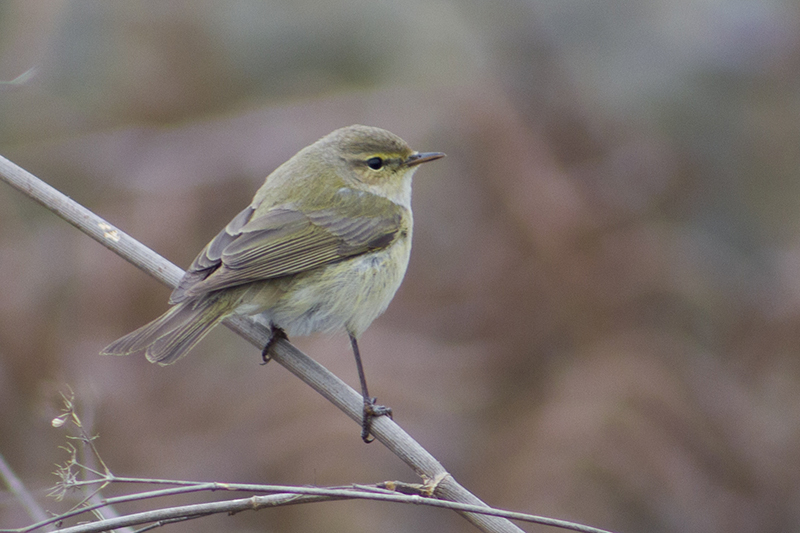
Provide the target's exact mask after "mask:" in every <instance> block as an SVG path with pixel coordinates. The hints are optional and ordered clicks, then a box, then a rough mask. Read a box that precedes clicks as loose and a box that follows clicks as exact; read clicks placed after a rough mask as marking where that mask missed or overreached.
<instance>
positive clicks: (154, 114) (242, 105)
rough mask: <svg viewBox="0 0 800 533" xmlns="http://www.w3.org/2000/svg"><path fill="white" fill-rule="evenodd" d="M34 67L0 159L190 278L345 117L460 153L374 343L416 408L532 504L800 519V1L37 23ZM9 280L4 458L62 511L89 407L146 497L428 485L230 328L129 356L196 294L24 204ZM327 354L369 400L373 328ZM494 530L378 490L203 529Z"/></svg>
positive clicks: (422, 222) (186, 14)
mask: <svg viewBox="0 0 800 533" xmlns="http://www.w3.org/2000/svg"><path fill="white" fill-rule="evenodd" d="M31 68H35V70H34V71H33V72H32V74H33V76H32V77H30V79H29V80H28V81H27V82H26V83H22V84H15V85H3V86H2V87H0V154H2V155H4V156H5V157H7V158H9V159H11V160H12V161H14V162H16V163H17V164H19V165H21V166H23V167H24V168H26V169H28V170H30V171H31V172H33V173H35V174H36V175H38V176H39V177H41V178H43V179H44V180H45V181H47V182H48V183H50V184H51V185H53V186H55V187H57V188H58V189H60V190H61V191H63V192H65V193H66V194H68V195H70V196H71V197H73V198H75V199H76V200H77V201H79V202H81V203H82V204H84V205H86V206H87V207H89V208H90V209H92V210H94V211H95V212H97V213H98V214H99V215H101V216H103V217H105V218H107V219H108V220H109V221H111V222H112V223H113V224H115V225H117V226H119V227H120V228H122V229H123V230H125V231H127V232H128V233H130V234H132V235H133V236H135V237H137V238H139V239H140V240H141V241H143V242H144V243H145V244H147V245H148V246H151V247H152V248H154V249H155V250H156V251H158V252H159V253H161V254H163V255H164V256H166V257H167V258H168V259H170V260H172V261H173V262H175V263H176V264H178V265H180V266H182V267H186V266H187V265H188V264H189V263H190V262H191V260H192V259H193V257H194V256H195V254H196V253H197V252H198V251H199V249H200V248H201V247H202V246H203V245H204V244H205V243H206V242H207V241H208V240H209V239H210V238H211V237H213V235H215V234H216V232H217V231H218V229H219V228H220V227H222V226H223V225H224V224H226V223H227V222H228V220H230V218H231V217H232V216H233V215H235V214H236V213H237V212H238V211H239V210H240V209H241V208H242V206H244V205H246V204H247V202H249V201H250V198H251V197H252V195H253V193H254V192H255V190H256V189H257V188H258V186H259V185H260V184H261V182H262V180H263V178H264V176H266V175H267V174H268V173H269V172H270V171H271V170H272V169H274V168H275V167H276V166H277V165H278V164H280V163H281V162H283V161H284V160H286V159H287V158H288V157H290V156H291V155H292V154H294V153H295V152H296V151H297V150H298V149H300V148H301V147H303V146H305V145H307V144H309V143H311V142H313V141H314V140H316V139H317V138H319V137H321V136H322V135H324V134H326V133H328V132H330V131H332V130H333V129H335V128H337V127H340V126H345V125H348V124H352V123H365V124H370V125H375V126H380V127H384V128H386V129H389V130H391V131H393V132H395V133H397V134H398V135H400V136H401V137H403V138H405V139H406V140H407V141H408V142H409V143H410V144H411V145H412V146H413V147H414V148H416V149H418V150H425V151H430V150H436V151H444V152H447V154H448V157H447V158H446V159H444V160H442V161H439V162H436V163H434V164H431V165H430V166H426V167H425V168H423V169H422V170H421V171H420V172H419V173H418V174H417V177H416V179H415V189H414V208H415V218H416V231H415V234H414V249H413V253H412V258H411V264H410V266H409V270H408V274H407V276H406V279H405V282H404V285H403V286H402V288H401V289H400V291H399V293H398V294H397V297H396V298H395V300H394V302H393V303H392V305H391V306H390V308H389V310H388V312H387V313H386V314H385V315H384V316H383V317H381V318H380V319H379V320H377V321H376V322H375V323H374V324H373V326H372V327H371V328H370V329H369V331H368V332H367V333H366V335H365V336H364V338H363V341H362V350H363V352H364V356H365V364H366V370H367V375H368V377H369V380H370V386H371V391H372V392H373V393H375V394H376V395H377V396H378V398H379V400H380V401H381V402H382V403H386V404H388V405H391V406H392V407H393V408H394V409H395V413H396V420H397V421H398V422H399V423H400V424H401V425H402V426H403V427H404V428H406V429H407V430H408V431H409V432H410V433H411V434H412V436H414V437H415V438H417V439H418V440H419V441H420V442H421V443H422V444H423V446H425V447H426V448H428V449H429V450H430V451H431V452H432V453H433V454H434V455H435V456H436V457H437V458H439V459H440V460H441V461H442V462H443V463H444V465H445V466H446V467H447V468H448V469H449V470H450V471H451V472H452V473H453V474H454V476H455V477H456V479H458V480H459V481H461V482H462V483H463V484H464V485H466V486H467V487H468V488H469V489H471V490H472V491H474V492H475V493H476V494H477V495H478V496H480V497H482V498H483V499H485V500H486V501H487V502H489V503H491V504H492V505H496V506H499V507H504V508H510V509H515V510H520V511H527V512H532V513H537V514H542V515H548V516H553V517H558V518H564V519H570V520H575V521H579V522H582V523H587V524H590V525H594V526H597V527H603V528H608V529H614V530H618V531H620V532H623V533H627V532H634V531H636V532H643V531H647V532H664V533H668V532H716V531H720V532H722V531H724V532H728V533H736V532H752V531H759V532H764V533H769V532H787V531H798V530H800V359H799V358H798V355H800V180H798V169H800V4H798V3H797V2H796V1H795V0H729V1H724V0H704V1H700V0H678V1H674V0H673V1H668V0H654V1H650V2H633V1H630V0H594V1H592V2H585V1H579V0H494V1H492V2H482V1H478V0H465V1H455V0H424V1H422V0H391V1H388V0H379V1H374V0H335V1H329V2H318V1H316V0H272V1H268V2H267V1H265V2H256V1H249V2H247V1H235V2H211V1H193V2H188V1H163V2H123V1H88V0H73V1H51V2H29V1H26V0H7V1H4V2H2V3H0V79H1V80H4V81H9V80H12V79H14V78H16V77H17V76H19V75H21V74H23V73H25V72H27V71H28V70H29V69H31ZM0 273H2V275H0V453H2V455H3V456H4V457H5V458H6V460H7V461H8V462H9V463H10V464H11V466H12V467H13V468H14V469H15V470H16V472H17V474H18V475H19V476H20V477H21V478H22V480H23V481H24V482H25V483H26V485H27V486H28V487H29V489H31V490H32V491H33V492H34V494H35V495H36V496H37V497H38V499H39V500H40V501H41V503H42V505H43V506H44V507H46V508H47V509H49V510H52V511H54V512H57V511H63V510H65V509H66V508H68V506H69V505H70V504H71V503H74V498H76V497H77V495H73V496H72V498H73V499H72V501H66V502H61V503H59V502H55V501H54V500H52V499H49V498H47V497H46V494H47V492H48V487H50V486H52V485H53V484H54V483H55V481H56V478H55V477H54V476H53V475H52V474H51V472H52V471H53V470H54V468H55V467H54V466H53V465H54V464H56V463H63V462H64V461H65V460H66V459H67V454H66V453H65V452H64V451H63V450H61V449H59V446H60V445H63V444H64V443H65V442H66V436H67V435H68V434H70V432H69V431H68V430H67V429H66V428H62V429H55V428H53V427H52V426H51V425H50V421H51V419H52V418H53V417H54V416H56V415H57V414H58V412H59V407H60V397H59V392H60V391H65V390H67V387H71V389H72V390H73V391H74V392H75V396H76V401H77V403H78V409H79V411H78V412H79V414H80V415H81V416H82V417H83V419H84V422H85V424H86V425H87V427H88V428H89V429H90V432H91V433H92V434H97V435H99V438H98V440H97V441H96V444H97V446H98V447H99V450H100V453H101V455H102V457H103V458H104V459H105V461H106V462H107V463H108V465H109V467H110V468H111V469H112V471H113V472H114V473H115V474H117V475H125V476H140V477H159V478H175V479H201V480H218V481H236V482H253V483H285V484H319V485H332V484H348V483H353V482H360V483H370V482H378V481H382V480H390V479H400V480H404V481H410V482H415V481H417V479H415V477H414V475H413V473H412V472H410V471H409V470H408V468H407V467H406V466H405V465H404V464H402V463H401V462H400V461H399V460H398V459H397V458H395V457H394V456H392V455H391V454H390V453H388V452H387V451H386V450H384V449H383V448H382V447H381V446H380V444H372V445H370V446H365V445H363V444H362V443H361V440H360V438H359V429H358V427H357V425H356V424H354V423H353V422H352V421H350V420H349V419H348V418H346V417H345V415H343V414H341V413H340V412H338V411H337V410H336V409H335V408H333V407H332V406H330V405H329V404H327V403H326V402H325V401H324V400H323V399H321V398H320V397H319V396H317V395H316V394H315V393H313V392H312V391H310V390H309V389H308V388H307V387H305V386H304V385H303V384H302V383H301V382H300V381H298V380H297V379H296V378H294V377H293V376H292V375H291V374H289V373H288V372H287V371H285V370H284V369H283V368H281V367H280V366H278V365H277V364H270V365H267V366H263V367H262V366H259V364H258V363H259V362H260V355H259V352H258V350H257V349H255V348H253V347H251V346H250V345H248V344H246V343H245V342H244V341H242V340H241V339H239V338H237V337H236V336H235V335H233V334H232V333H230V332H229V331H226V330H225V329H224V328H219V331H215V332H214V333H213V334H212V335H210V336H209V337H207V339H206V340H205V341H204V342H203V343H202V344H201V345H200V346H199V347H197V348H196V349H195V350H194V352H193V353H192V354H191V355H190V357H187V358H186V359H184V360H181V361H180V362H179V363H178V364H176V365H174V366H171V367H166V368H159V367H156V366H154V365H151V364H149V363H147V362H146V361H145V360H144V358H142V357H130V358H111V357H101V356H99V355H98V351H99V350H100V349H101V348H103V347H104V346H105V345H106V344H108V343H109V342H111V341H112V340H114V339H116V338H117V337H119V336H121V335H123V334H125V333H127V332H128V331H131V330H133V329H134V328H136V327H138V326H139V325H141V324H143V323H144V322H146V321H148V320H150V319H152V318H154V317H156V316H157V315H159V314H160V313H161V312H163V311H164V310H165V309H166V300H167V298H168V295H169V292H170V291H169V289H167V288H165V287H163V286H161V285H159V284H158V283H157V282H156V281H154V280H152V279H150V278H149V277H147V276H146V275H145V274H142V273H141V272H139V271H137V270H136V269H135V268H134V267H132V266H130V265H128V264H127V263H126V262H124V261H123V260H121V259H119V258H118V257H116V256H115V255H113V254H112V253H111V252H109V251H108V250H106V249H105V248H103V247H101V246H100V245H98V244H97V243H95V242H94V241H92V240H90V239H89V238H88V237H85V236H84V235H82V234H81V233H79V232H78V231H77V230H75V229H74V228H72V227H71V226H69V225H67V224H66V223H64V222H63V221H61V220H60V219H58V218H57V217H55V216H54V215H52V214H51V213H49V212H47V211H46V210H45V209H43V208H41V207H40V206H38V205H37V204H35V203H34V202H32V201H31V200H29V199H28V198H26V197H24V196H23V195H22V194H20V193H18V192H16V191H14V190H13V189H11V188H10V187H7V186H5V185H0ZM294 340H295V341H296V344H298V346H299V347H301V348H302V349H303V350H305V351H306V352H307V353H309V354H310V355H312V356H313V357H315V358H316V359H317V360H319V361H320V362H321V363H323V364H324V365H326V366H327V367H328V368H330V369H331V370H332V371H333V372H335V373H336V374H337V375H339V376H341V377H342V378H343V379H345V380H346V381H348V382H349V383H351V384H353V385H355V384H356V383H357V380H356V376H355V368H354V365H353V362H352V357H351V354H350V351H349V346H348V343H347V339H346V337H345V336H343V335H339V336H331V337H311V338H305V339H294ZM120 492H121V490H120V489H114V488H111V489H109V490H108V491H106V493H107V494H117V493H120ZM176 501H180V500H175V501H173V502H172V503H175V502H176ZM149 505H152V504H150V503H148V504H140V505H139V506H138V507H137V506H130V507H125V508H121V509H120V511H123V512H124V511H129V510H133V509H144V508H147V507H148V506H149ZM29 522H30V520H29V519H28V518H27V516H26V515H25V514H24V512H23V510H22V507H21V506H20V505H19V502H17V501H16V499H15V498H14V497H13V496H12V495H11V494H9V493H8V492H7V491H0V528H10V527H19V526H23V525H25V524H27V523H29ZM525 528H526V529H527V530H529V531H545V530H548V531H550V529H547V528H537V527H532V526H525ZM469 529H470V526H469V525H468V524H467V523H466V522H464V521H463V520H462V519H461V518H459V517H457V516H455V515H453V514H452V513H447V512H444V511H439V510H432V509H421V508H418V507H414V508H411V507H406V506H397V505H386V504H375V503H366V502H352V503H332V504H323V505H315V506H300V507H297V508H288V509H277V510H263V511H260V512H258V513H242V514H239V515H236V516H234V517H227V516H223V517H212V518H206V519H202V520H195V521H193V522H190V523H188V524H183V525H172V526H170V530H171V531H219V530H226V531H275V532H281V531H307V532H317V531H319V532H322V531H326V532H327V531H353V532H360V531H373V530H379V531H388V532H411V531H414V532H416V531H440V532H449V531H453V532H454V531H464V530H469Z"/></svg>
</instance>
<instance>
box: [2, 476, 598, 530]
mask: <svg viewBox="0 0 800 533" xmlns="http://www.w3.org/2000/svg"><path fill="white" fill-rule="evenodd" d="M96 481H97V482H98V483H101V482H105V480H102V479H98V480H96ZM113 482H115V483H123V482H124V483H152V484H164V485H171V484H178V485H180V486H178V487H173V488H170V489H159V490H154V491H146V492H140V493H136V494H128V495H125V496H117V497H113V498H108V499H106V500H104V502H103V503H102V504H97V505H92V506H89V507H85V508H82V509H80V510H78V511H71V512H69V513H65V514H63V515H59V516H57V517H53V518H52V519H50V520H48V521H46V522H45V523H41V524H34V525H32V526H29V527H26V528H23V529H19V530H13V531H15V532H17V533H26V532H30V531H34V530H35V529H38V528H39V527H42V526H43V525H46V524H48V523H52V522H57V521H62V520H65V519H67V518H71V517H74V516H77V515H79V514H83V513H86V512H90V511H94V510H96V509H98V508H101V507H104V506H110V505H116V504H120V503H128V502H131V501H140V500H145V499H151V498H161V497H165V496H174V495H176V494H187V493H194V492H201V491H220V490H224V491H235V492H248V493H251V494H252V493H255V494H258V493H268V495H267V496H252V497H250V498H237V499H231V500H224V501H218V502H210V503H201V504H192V505H185V506H179V507H167V508H163V509H156V510H151V511H146V512H142V513H136V514H131V515H125V516H121V517H119V518H118V519H117V518H109V519H104V520H99V521H96V522H92V523H88V524H80V525H77V526H73V527H70V528H65V529H61V530H59V533H66V532H71V533H78V532H81V533H88V532H90V531H105V530H107V529H113V528H119V527H123V526H134V525H142V524H148V523H151V522H156V521H162V520H174V519H178V518H185V517H189V518H199V517H201V516H207V515H209V514H217V513H235V512H240V511H245V510H250V511H257V510H259V509H262V508H264V507H277V506H282V505H290V504H291V505H294V504H298V503H311V502H319V501H334V500H346V499H362V500H374V501H385V502H395V503H407V504H408V503H410V504H414V505H425V506H429V507H439V508H443V509H450V510H454V511H462V512H472V513H481V514H485V515H490V516H496V517H503V518H509V519H512V520H520V521H524V522H531V523H535V524H541V525H548V526H555V527H559V528H562V529H569V530H572V531H579V532H582V533H609V532H608V531H605V530H602V529H597V528H593V527H589V526H584V525H580V524H575V523H573V522H567V521H564V520H555V519H553V518H547V517H542V516H536V515H531V514H527V513H517V512H514V511H506V510H503V509H495V508H488V507H485V506H483V505H467V504H462V503H456V502H450V501H444V500H437V499H434V498H429V497H424V496H420V495H409V494H400V493H398V492H395V491H392V490H386V489H383V488H381V487H380V486H377V485H358V486H354V487H327V488H325V487H296V486H292V485H258V484H246V483H220V482H214V483H208V482H201V481H198V482H191V481H178V482H176V481H171V480H165V479H140V478H114V479H113ZM382 485H387V486H391V485H394V483H384V484H382ZM4 531H6V530H0V533H3V532H4ZM9 531H12V530H9Z"/></svg>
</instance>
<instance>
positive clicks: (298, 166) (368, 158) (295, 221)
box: [101, 125, 444, 442]
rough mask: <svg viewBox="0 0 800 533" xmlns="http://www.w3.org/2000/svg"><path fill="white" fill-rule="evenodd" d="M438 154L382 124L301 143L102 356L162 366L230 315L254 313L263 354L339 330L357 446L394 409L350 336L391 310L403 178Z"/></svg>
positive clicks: (405, 187) (403, 252) (402, 249)
mask: <svg viewBox="0 0 800 533" xmlns="http://www.w3.org/2000/svg"><path fill="white" fill-rule="evenodd" d="M442 157H444V154H443V153H440V152H426V153H420V152H415V151H413V150H412V149H411V148H409V146H408V144H406V142H405V141H403V140H402V139H401V138H400V137H398V136H396V135H394V134H392V133H390V132H388V131H386V130H383V129H380V128H373V127H369V126H360V125H354V126H349V127H346V128H341V129H338V130H336V131H334V132H332V133H330V134H328V135H326V136H325V137H323V138H321V139H320V140H318V141H317V142H315V143H314V144H311V145H309V146H307V147H306V148H303V149H302V150H300V151H299V152H298V153H297V154H295V155H294V156H293V157H292V158H291V159H289V160H288V161H286V162H285V163H284V164H282V165H281V166H279V167H278V168H277V169H275V171H273V172H272V173H271V174H270V175H269V176H267V179H266V180H265V182H264V184H263V185H262V186H261V188H260V189H259V190H258V191H257V192H256V195H255V197H254V198H253V201H252V202H251V203H250V205H249V206H248V207H247V208H246V209H245V210H244V211H242V212H241V213H239V214H238V215H236V216H235V217H234V218H233V220H231V222H230V223H229V224H228V225H227V226H225V228H224V229H223V230H222V231H220V232H219V234H218V235H217V236H216V237H214V239H212V240H211V242H209V243H208V244H207V245H206V247H205V248H203V250H202V251H201V252H200V254H199V255H198V256H197V257H196V258H195V260H194V262H193V263H192V264H191V266H190V267H189V269H188V270H187V271H186V273H185V274H184V276H183V278H182V279H181V280H180V282H179V283H178V286H177V287H176V288H175V290H174V291H173V292H172V295H171V297H170V300H169V303H170V304H171V305H172V307H171V308H170V309H169V310H168V311H167V312H166V313H164V314H163V315H161V316H160V317H159V318H157V319H155V320H153V321H152V322H150V323H149V324H146V325H144V326H142V327H141V328H139V329H137V330H136V331H134V332H132V333H129V334H128V335H125V336H124V337H122V338H121V339H119V340H117V341H115V342H113V343H111V344H110V345H109V346H107V347H106V348H105V349H104V350H103V351H102V352H101V353H102V354H106V355H127V354H131V353H135V352H139V351H142V350H144V351H145V355H146V356H147V359H148V360H149V361H151V362H153V363H158V364H160V365H169V364H172V363H174V362H175V361H177V360H178V359H180V358H181V357H183V356H184V355H186V353H187V352H188V351H189V350H191V349H192V347H194V345H195V344H197V343H198V342H199V341H200V340H201V339H202V338H203V337H204V336H205V335H206V334H207V333H208V332H209V331H210V330H211V329H212V328H213V327H214V326H216V325H217V324H219V323H220V322H221V321H222V320H224V319H225V318H227V317H229V316H231V315H233V314H242V315H258V314H261V315H262V316H263V317H264V318H266V320H267V321H268V323H269V324H270V326H271V328H272V336H271V338H270V341H269V342H268V343H267V345H266V346H265V347H264V350H263V352H262V357H263V359H264V361H265V362H266V361H268V360H269V359H270V354H269V351H270V347H271V346H272V344H273V343H274V342H275V341H276V340H277V339H279V338H287V335H308V334H311V333H315V332H322V333H330V332H335V331H341V330H344V331H346V332H347V334H348V335H349V336H350V344H351V346H352V348H353V354H354V356H355V359H356V368H357V370H358V376H359V380H360V383H361V393H362V396H363V398H364V409H363V416H362V425H361V428H362V431H361V438H362V439H363V440H364V442H371V441H372V440H373V439H372V438H371V437H370V430H371V425H372V418H373V417H376V416H384V415H388V416H390V417H391V413H392V411H391V409H390V408H388V407H385V406H382V405H376V403H375V401H376V400H375V398H372V397H370V396H369V392H368V391H367V382H366V378H365V377H364V370H363V366H362V364H361V356H360V353H359V349H358V340H357V339H358V338H359V336H360V335H361V334H362V333H363V332H364V331H365V330H366V329H367V327H369V325H370V324H371V323H372V321H373V320H375V318H377V317H378V316H380V315H381V314H382V313H383V312H384V311H385V310H386V308H387V307H388V305H389V302H390V301H391V300H392V298H393V297H394V294H395V292H396V291H397V289H398V287H400V283H401V282H402V280H403V276H404V275H405V272H406V267H407V266H408V259H409V255H410V252H411V234H412V229H413V218H412V214H411V178H412V176H413V174H414V172H415V171H416V169H417V167H418V166H419V165H420V164H422V163H426V162H428V161H434V160H436V159H440V158H442Z"/></svg>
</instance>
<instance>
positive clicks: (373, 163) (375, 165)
mask: <svg viewBox="0 0 800 533" xmlns="http://www.w3.org/2000/svg"><path fill="white" fill-rule="evenodd" d="M367 166H368V167H369V168H371V169H372V170H380V169H381V168H382V167H383V159H381V158H380V157H370V158H369V159H367Z"/></svg>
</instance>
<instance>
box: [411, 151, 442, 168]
mask: <svg viewBox="0 0 800 533" xmlns="http://www.w3.org/2000/svg"><path fill="white" fill-rule="evenodd" d="M443 157H444V154H443V153H442V152H414V153H413V154H411V155H410V156H408V159H406V166H407V167H413V166H416V165H419V164H421V163H427V162H428V161H436V160H437V159H441V158H443Z"/></svg>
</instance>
